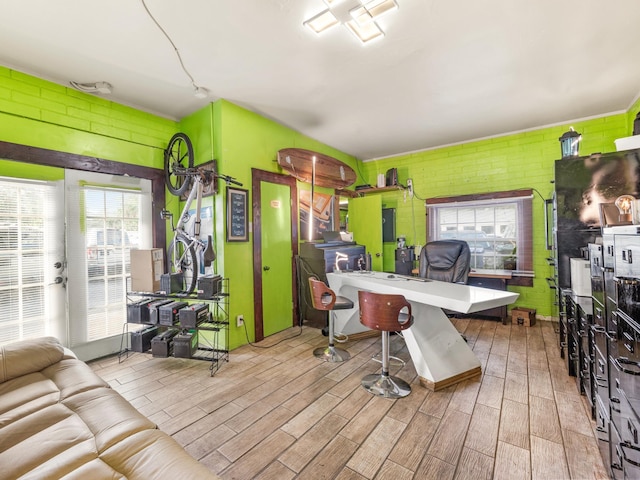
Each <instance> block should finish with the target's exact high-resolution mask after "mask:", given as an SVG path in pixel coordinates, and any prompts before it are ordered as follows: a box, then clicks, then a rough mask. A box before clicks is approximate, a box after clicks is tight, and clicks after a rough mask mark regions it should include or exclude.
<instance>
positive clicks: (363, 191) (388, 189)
mask: <svg viewBox="0 0 640 480" xmlns="http://www.w3.org/2000/svg"><path fill="white" fill-rule="evenodd" d="M396 190H405V187H404V185H393V186H391V187H371V188H362V189H360V190H356V193H359V194H362V195H367V194H370V193H383V192H393V191H396Z"/></svg>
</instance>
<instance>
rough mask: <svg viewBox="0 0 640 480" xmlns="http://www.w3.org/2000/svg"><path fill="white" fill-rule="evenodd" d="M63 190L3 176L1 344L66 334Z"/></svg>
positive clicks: (0, 192)
mask: <svg viewBox="0 0 640 480" xmlns="http://www.w3.org/2000/svg"><path fill="white" fill-rule="evenodd" d="M57 191H58V189H57V186H56V184H54V183H48V182H36V181H29V180H18V179H10V178H0V344H3V343H7V342H10V341H16V340H22V339H26V338H33V337H37V336H42V335H56V336H58V337H60V336H61V334H62V332H63V331H64V318H59V317H60V316H61V315H60V312H61V311H63V310H64V308H63V304H64V289H63V287H62V286H61V285H59V284H56V283H55V278H56V276H58V275H59V274H60V270H61V269H60V268H55V267H54V264H55V263H56V262H63V261H64V257H63V250H62V245H61V240H62V239H63V231H62V229H61V228H60V225H62V224H63V223H62V222H61V221H60V220H61V219H62V218H63V215H62V212H61V211H59V209H60V210H61V209H62V205H61V202H59V201H57V198H56V194H57Z"/></svg>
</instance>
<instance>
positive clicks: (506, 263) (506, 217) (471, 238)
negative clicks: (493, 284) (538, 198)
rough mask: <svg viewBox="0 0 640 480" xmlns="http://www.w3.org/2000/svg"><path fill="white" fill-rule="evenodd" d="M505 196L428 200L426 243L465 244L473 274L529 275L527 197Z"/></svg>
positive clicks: (529, 218)
mask: <svg viewBox="0 0 640 480" xmlns="http://www.w3.org/2000/svg"><path fill="white" fill-rule="evenodd" d="M525 192H526V191H525ZM508 193H511V192H503V193H501V194H495V197H492V195H493V194H483V195H474V196H471V195H470V196H464V197H455V198H454V197H450V198H446V199H445V198H438V199H435V198H434V199H428V200H427V202H426V203H427V209H428V210H427V211H428V216H429V221H428V238H429V240H430V241H433V240H443V239H458V240H464V241H466V242H467V243H468V244H469V248H470V250H471V268H473V269H475V270H492V271H496V270H511V271H513V272H520V273H522V274H527V273H530V271H531V268H532V267H531V264H532V259H531V250H532V249H531V226H530V225H531V196H530V195H526V196H525V195H523V191H517V192H513V195H506V194H508Z"/></svg>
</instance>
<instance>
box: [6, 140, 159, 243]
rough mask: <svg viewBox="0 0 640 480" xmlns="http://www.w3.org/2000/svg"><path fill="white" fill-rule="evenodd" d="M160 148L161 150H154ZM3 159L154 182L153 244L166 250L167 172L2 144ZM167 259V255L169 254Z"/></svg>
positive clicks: (15, 144) (25, 146) (42, 149)
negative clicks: (163, 214)
mask: <svg viewBox="0 0 640 480" xmlns="http://www.w3.org/2000/svg"><path fill="white" fill-rule="evenodd" d="M154 148H157V147H154ZM0 159H3V160H12V161H15V162H23V163H31V164H37V165H47V166H50V167H58V168H62V169H65V168H66V169H72V170H82V171H85V172H97V173H107V174H112V175H130V176H132V177H137V178H146V179H148V180H150V181H151V195H152V197H153V200H152V201H153V203H152V207H151V208H152V218H151V223H152V229H153V245H154V247H155V248H162V249H163V250H164V249H165V246H166V244H167V233H166V232H167V230H166V222H165V221H164V220H163V221H159V220H160V212H161V211H162V209H163V208H164V206H165V183H164V170H163V169H158V168H150V167H143V166H140V165H133V164H129V163H122V162H115V161H113V160H106V159H104V158H96V157H88V156H86V155H78V154H75V153H68V152H60V151H57V150H49V149H46V148H39V147H31V146H29V145H21V144H18V143H10V142H3V141H0ZM165 256H166V252H165Z"/></svg>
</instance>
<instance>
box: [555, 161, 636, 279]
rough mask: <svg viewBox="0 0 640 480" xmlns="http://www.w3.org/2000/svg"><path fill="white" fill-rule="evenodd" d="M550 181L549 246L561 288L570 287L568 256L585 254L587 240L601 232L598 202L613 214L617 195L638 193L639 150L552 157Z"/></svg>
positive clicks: (592, 238) (593, 239) (569, 257)
mask: <svg viewBox="0 0 640 480" xmlns="http://www.w3.org/2000/svg"><path fill="white" fill-rule="evenodd" d="M554 183H555V187H554V194H553V220H554V222H553V246H552V250H554V256H555V264H556V268H557V280H556V281H557V286H558V288H559V289H560V290H561V289H565V288H567V289H568V288H571V262H570V259H571V258H573V257H583V256H587V254H584V252H585V250H587V246H588V244H589V243H595V241H596V238H597V237H600V236H601V227H602V226H603V225H602V221H603V219H601V207H600V205H601V204H609V207H608V210H609V211H611V208H613V211H614V212H615V213H616V214H617V209H615V207H613V205H612V204H613V203H614V202H615V201H616V198H618V197H619V196H620V195H624V194H630V195H633V196H634V197H636V198H638V197H640V150H627V151H622V152H612V153H605V154H600V153H594V154H591V155H589V156H584V157H572V158H564V159H561V160H556V162H555V181H554ZM612 217H613V219H611V218H609V217H608V218H609V221H614V222H615V221H616V218H615V217H616V215H615V214H614V215H612ZM605 222H607V220H605Z"/></svg>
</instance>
